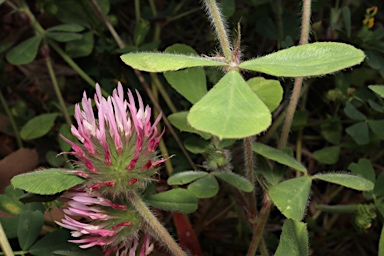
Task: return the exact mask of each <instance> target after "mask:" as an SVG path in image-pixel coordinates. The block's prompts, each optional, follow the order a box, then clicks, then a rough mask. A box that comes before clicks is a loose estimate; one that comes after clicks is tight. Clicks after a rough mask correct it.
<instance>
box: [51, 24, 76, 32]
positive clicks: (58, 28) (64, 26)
mask: <svg viewBox="0 0 384 256" xmlns="http://www.w3.org/2000/svg"><path fill="white" fill-rule="evenodd" d="M83 30H84V27H83V26H80V25H78V24H62V25H58V26H54V27H51V28H49V29H47V30H46V31H64V32H81V31H83Z"/></svg>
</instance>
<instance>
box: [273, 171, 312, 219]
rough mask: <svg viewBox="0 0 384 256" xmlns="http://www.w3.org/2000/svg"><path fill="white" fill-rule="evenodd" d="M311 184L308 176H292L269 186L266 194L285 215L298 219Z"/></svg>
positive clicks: (301, 216) (302, 215)
mask: <svg viewBox="0 0 384 256" xmlns="http://www.w3.org/2000/svg"><path fill="white" fill-rule="evenodd" d="M311 184H312V179H311V178H309V177H308V176H303V177H299V178H294V179H290V180H286V181H283V182H281V183H279V184H277V185H276V186H273V187H271V188H270V189H269V190H268V194H269V197H270V198H271V199H272V201H273V203H274V204H275V205H276V207H277V208H278V209H279V210H280V211H281V213H282V214H284V216H285V217H287V218H291V219H293V220H296V221H300V220H302V219H303V217H304V213H305V210H306V208H307V204H308V197H309V189H310V188H311Z"/></svg>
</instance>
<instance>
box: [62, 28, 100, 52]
mask: <svg viewBox="0 0 384 256" xmlns="http://www.w3.org/2000/svg"><path fill="white" fill-rule="evenodd" d="M93 44H94V42H93V33H92V32H91V31H90V32H87V33H84V34H83V36H82V38H81V39H79V40H73V41H70V42H68V43H66V44H65V52H66V53H67V54H68V55H69V56H70V57H72V58H79V57H85V56H88V55H90V54H91V53H92V51H93Z"/></svg>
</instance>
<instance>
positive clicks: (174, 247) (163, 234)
mask: <svg viewBox="0 0 384 256" xmlns="http://www.w3.org/2000/svg"><path fill="white" fill-rule="evenodd" d="M129 199H130V200H131V203H132V204H133V206H134V207H135V208H136V210H137V211H138V212H139V213H140V215H141V216H142V217H143V218H144V220H145V221H146V223H147V224H148V225H149V226H150V227H151V228H152V229H153V231H154V232H155V233H156V234H157V236H155V237H158V238H161V239H159V240H158V241H159V242H160V243H162V244H164V245H165V246H166V247H168V249H169V250H170V251H171V252H172V254H173V255H175V256H187V254H186V253H185V252H184V251H183V250H182V249H181V248H180V246H179V245H178V244H177V243H176V242H175V240H174V239H173V238H172V236H171V235H170V234H169V233H168V231H167V230H166V229H165V228H164V226H163V225H162V224H161V223H160V222H159V220H158V219H157V218H156V217H155V216H154V215H153V213H152V212H151V210H149V208H148V207H147V205H146V204H145V203H144V202H143V201H142V200H141V197H140V196H139V195H138V194H137V193H136V192H135V191H132V192H131V196H130V197H129Z"/></svg>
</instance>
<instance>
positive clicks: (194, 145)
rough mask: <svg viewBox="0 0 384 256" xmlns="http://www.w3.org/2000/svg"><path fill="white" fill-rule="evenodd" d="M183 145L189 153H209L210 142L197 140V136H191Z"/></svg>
mask: <svg viewBox="0 0 384 256" xmlns="http://www.w3.org/2000/svg"><path fill="white" fill-rule="evenodd" d="M183 145H184V147H185V149H186V150H188V151H189V152H192V153H194V154H202V153H204V152H206V151H207V149H208V147H209V145H210V143H209V141H206V140H203V139H201V138H197V137H196V136H191V137H188V138H187V139H185V140H184V142H183Z"/></svg>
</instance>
